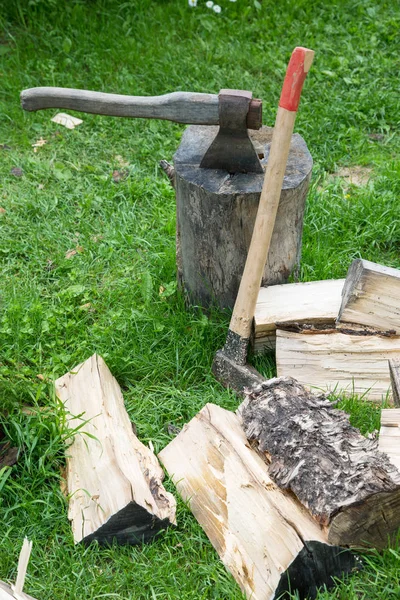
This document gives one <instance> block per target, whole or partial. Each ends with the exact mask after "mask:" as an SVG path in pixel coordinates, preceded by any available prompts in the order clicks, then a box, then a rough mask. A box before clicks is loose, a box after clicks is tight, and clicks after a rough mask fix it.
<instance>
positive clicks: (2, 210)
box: [0, 206, 7, 215]
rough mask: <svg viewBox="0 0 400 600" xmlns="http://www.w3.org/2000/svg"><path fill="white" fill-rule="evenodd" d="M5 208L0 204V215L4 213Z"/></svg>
mask: <svg viewBox="0 0 400 600" xmlns="http://www.w3.org/2000/svg"><path fill="white" fill-rule="evenodd" d="M6 212H7V211H6V209H5V208H3V207H2V206H0V215H4V213H6Z"/></svg>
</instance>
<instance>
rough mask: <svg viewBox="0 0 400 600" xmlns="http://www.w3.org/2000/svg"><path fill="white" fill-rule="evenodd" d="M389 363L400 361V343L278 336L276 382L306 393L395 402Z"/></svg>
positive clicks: (326, 335) (358, 335)
mask: <svg viewBox="0 0 400 600" xmlns="http://www.w3.org/2000/svg"><path fill="white" fill-rule="evenodd" d="M389 358H395V359H400V337H397V336H390V335H378V334H377V333H376V332H373V331H369V332H367V331H365V332H361V331H354V330H342V331H337V330H335V329H331V330H324V329H322V330H321V329H315V328H312V327H311V328H305V327H299V328H296V329H294V328H293V329H292V330H291V331H290V330H283V329H278V330H277V332H276V365H277V374H278V376H290V377H295V378H296V379H298V381H299V382H300V383H302V384H303V385H306V386H307V387H315V388H318V389H322V390H330V391H335V393H341V394H346V395H352V394H360V395H362V396H363V397H364V398H365V399H368V400H372V401H377V402H381V400H382V398H384V399H386V398H387V399H389V400H391V389H390V376H389V367H388V359H389Z"/></svg>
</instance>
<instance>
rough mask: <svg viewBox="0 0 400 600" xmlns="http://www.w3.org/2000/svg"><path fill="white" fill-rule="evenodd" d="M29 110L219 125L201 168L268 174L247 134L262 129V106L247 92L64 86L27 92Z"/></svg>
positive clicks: (25, 105) (23, 96) (25, 103)
mask: <svg viewBox="0 0 400 600" xmlns="http://www.w3.org/2000/svg"><path fill="white" fill-rule="evenodd" d="M21 103H22V108H23V109H24V110H29V111H32V110H41V109H44V108H66V109H72V110H79V111H82V112H87V113H93V114H96V115H109V116H114V117H135V118H138V117H139V118H145V119H165V120H168V121H175V122H176V123H187V124H192V125H219V131H218V133H217V135H216V137H215V139H214V141H213V142H212V143H211V145H210V147H209V149H208V150H207V151H206V153H205V155H204V157H203V159H202V161H201V163H200V166H201V167H204V168H209V169H224V170H226V171H229V172H230V173H248V172H253V173H263V168H262V165H261V163H260V160H259V158H258V155H257V152H256V150H255V148H254V146H253V144H252V142H251V140H250V138H249V135H248V132H247V129H260V127H261V125H262V102H261V100H258V99H255V98H253V97H252V93H251V92H247V91H244V90H221V91H220V92H219V94H218V95H216V94H201V93H193V92H173V93H171V94H165V95H164V96H124V95H121V94H105V93H103V92H90V91H87V90H75V89H70V88H58V87H38V88H31V89H28V90H24V91H23V92H21Z"/></svg>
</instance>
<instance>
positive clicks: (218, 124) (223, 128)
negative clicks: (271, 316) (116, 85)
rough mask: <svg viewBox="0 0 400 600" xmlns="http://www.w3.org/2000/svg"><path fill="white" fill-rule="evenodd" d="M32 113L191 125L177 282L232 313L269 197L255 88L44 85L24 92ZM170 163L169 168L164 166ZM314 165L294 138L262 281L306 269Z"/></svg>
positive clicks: (179, 189)
mask: <svg viewBox="0 0 400 600" xmlns="http://www.w3.org/2000/svg"><path fill="white" fill-rule="evenodd" d="M21 102H22V107H23V108H24V109H25V110H28V111H36V110H42V109H48V108H66V109H72V110H79V111H82V112H88V113H92V114H100V115H108V116H114V117H130V118H145V119H165V120H170V121H174V122H177V123H185V124H190V127H188V128H187V129H186V131H185V133H184V135H183V137H182V141H181V144H180V146H179V149H178V151H177V153H176V154H175V157H174V163H175V176H174V180H175V186H176V200H177V236H176V237H177V249H176V257H177V276H178V281H179V283H180V284H181V286H182V287H183V288H184V290H185V291H186V296H187V299H188V300H189V303H190V304H193V305H199V306H201V307H202V308H209V307H210V306H212V305H215V306H218V307H219V308H232V307H233V305H234V303H235V299H236V295H237V291H238V289H239V283H240V278H241V275H242V273H243V268H244V264H245V261H246V256H247V251H248V248H249V245H250V239H251V234H252V230H253V226H254V221H255V217H256V212H257V206H258V201H259V198H260V194H261V189H262V184H263V179H264V168H265V164H266V162H267V160H268V152H269V146H270V142H271V139H272V131H273V130H272V128H269V127H262V102H261V100H258V99H254V98H253V96H252V93H251V92H249V91H246V90H227V89H223V90H220V92H219V94H218V95H217V94H205V93H197V92H196V93H194V92H172V93H170V94H164V95H163V96H125V95H121V94H108V93H103V92H93V91H88V90H77V89H71V88H57V87H38V88H31V89H28V90H24V91H23V92H22V93H21ZM161 162H165V161H161ZM311 169H312V158H311V156H310V153H309V152H308V149H307V146H306V144H305V142H304V140H303V139H302V138H301V137H300V136H299V135H294V136H293V138H292V145H291V150H290V154H289V161H288V166H287V169H286V175H285V179H284V184H283V189H282V194H281V198H280V205H279V209H278V215H277V219H276V224H275V229H274V233H273V236H272V242H271V248H270V252H269V256H268V260H267V262H266V267H265V272H264V279H263V284H269V285H271V284H275V283H285V282H286V281H287V280H288V278H289V276H290V274H291V272H292V271H293V269H294V268H295V267H296V266H297V265H298V263H299V259H300V250H301V236H302V229H303V214H304V207H305V198H306V194H307V190H308V185H309V180H310V176H311Z"/></svg>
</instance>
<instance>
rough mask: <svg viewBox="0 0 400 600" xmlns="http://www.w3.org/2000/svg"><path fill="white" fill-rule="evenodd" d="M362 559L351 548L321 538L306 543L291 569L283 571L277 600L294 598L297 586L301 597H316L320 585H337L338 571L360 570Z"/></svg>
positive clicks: (343, 573) (290, 566) (300, 599)
mask: <svg viewBox="0 0 400 600" xmlns="http://www.w3.org/2000/svg"><path fill="white" fill-rule="evenodd" d="M361 564H362V563H361V560H360V559H359V558H358V557H357V556H356V555H355V554H352V552H351V551H350V550H347V549H345V548H342V547H340V546H328V545H327V544H323V543H321V542H316V541H310V542H307V543H305V545H304V548H303V549H302V550H301V551H300V552H299V554H298V555H297V556H296V558H295V559H294V561H293V562H292V564H291V565H289V567H288V569H287V570H286V571H285V572H284V573H282V576H281V579H280V581H279V584H278V587H277V590H276V593H275V596H274V600H282V599H285V598H289V597H290V598H292V597H293V596H292V594H293V591H294V590H296V592H297V594H298V597H299V600H306V599H310V598H316V597H317V594H318V589H319V588H321V587H323V586H326V587H327V588H328V589H329V588H332V587H333V586H334V585H335V583H336V582H335V575H333V574H334V573H341V574H342V575H347V574H349V573H353V572H354V571H357V570H360V569H361V568H362V566H361Z"/></svg>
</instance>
